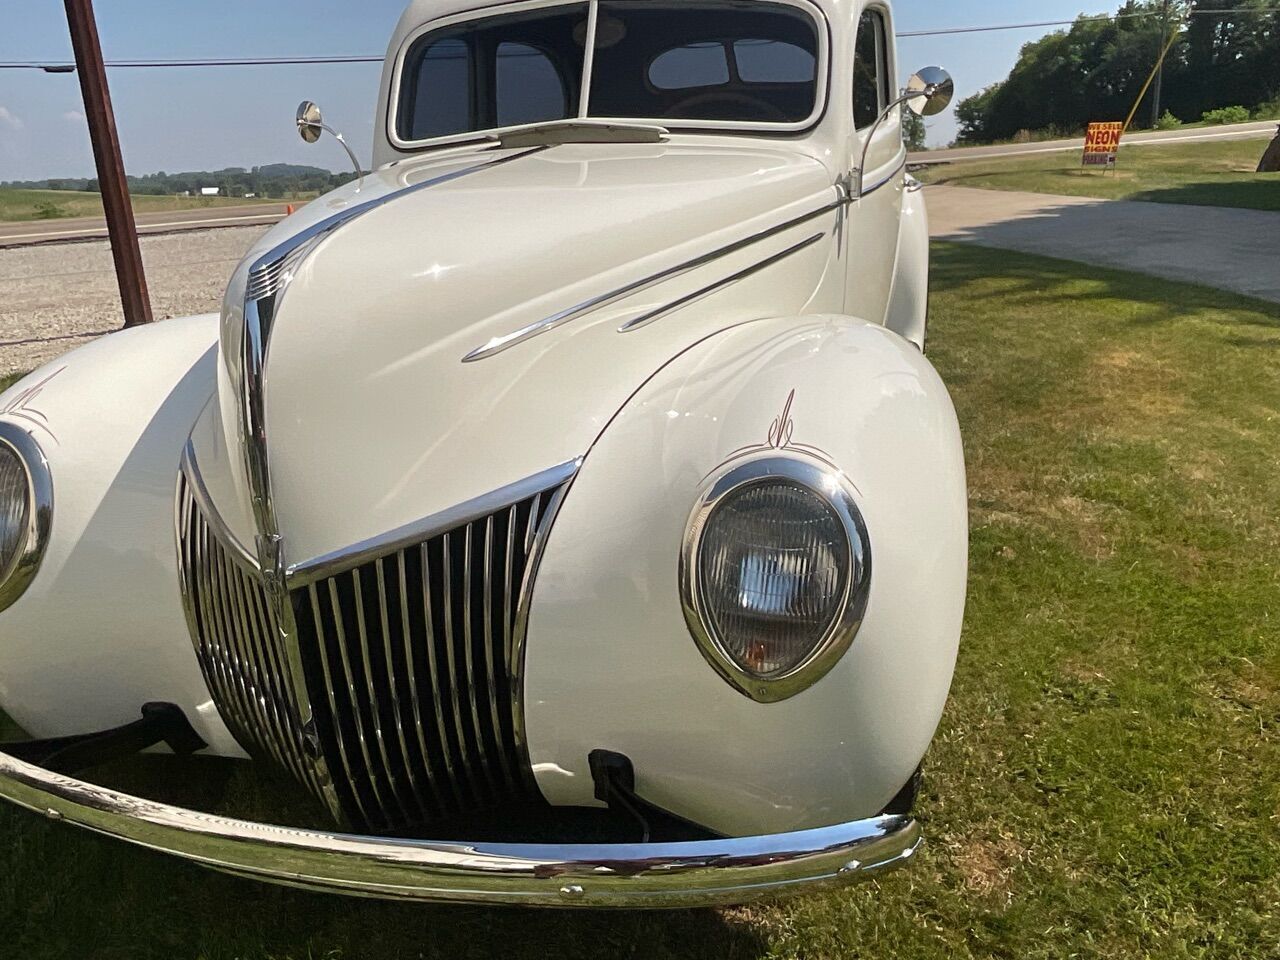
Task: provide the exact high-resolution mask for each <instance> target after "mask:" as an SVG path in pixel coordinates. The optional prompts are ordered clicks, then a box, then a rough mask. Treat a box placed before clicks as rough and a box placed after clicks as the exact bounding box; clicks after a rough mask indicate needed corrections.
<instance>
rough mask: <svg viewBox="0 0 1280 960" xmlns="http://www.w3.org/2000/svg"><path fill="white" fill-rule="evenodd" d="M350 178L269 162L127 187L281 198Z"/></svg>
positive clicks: (61, 186) (25, 185) (94, 187)
mask: <svg viewBox="0 0 1280 960" xmlns="http://www.w3.org/2000/svg"><path fill="white" fill-rule="evenodd" d="M353 179H355V174H353V173H333V172H332V171H329V170H323V169H321V168H320V167H308V166H300V165H298V164H292V163H270V164H266V165H264V166H260V167H253V168H252V169H249V170H246V169H245V168H243V167H227V168H226V169H224V170H196V171H191V172H187V173H165V172H164V171H163V170H161V171H160V172H159V173H149V174H146V175H145V176H141V177H129V190H130V191H131V192H132V193H135V194H145V195H151V196H172V195H176V194H183V193H190V194H193V195H198V194H199V193H200V191H201V190H202V189H203V188H205V187H217V188H218V189H219V191H220V192H221V194H222V195H223V196H227V197H243V196H245V195H246V194H254V195H255V196H259V197H271V198H275V199H280V200H283V199H288V198H291V197H294V196H297V195H299V194H309V193H327V192H328V191H330V190H332V189H334V188H335V187H339V186H341V185H342V184H344V183H347V182H348V181H349V180H353ZM0 186H5V187H16V188H18V189H23V190H79V191H85V192H88V193H97V192H99V191H98V181H97V179H94V178H75V177H72V178H61V179H50V180H27V181H21V182H19V181H13V182H7V183H0Z"/></svg>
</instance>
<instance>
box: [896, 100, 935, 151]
mask: <svg viewBox="0 0 1280 960" xmlns="http://www.w3.org/2000/svg"><path fill="white" fill-rule="evenodd" d="M928 133H929V131H928V130H927V129H926V128H925V125H924V117H922V116H920V115H919V114H917V113H915V112H913V111H912V110H909V109H907V108H906V107H905V106H904V107H903V108H902V139H903V140H905V141H906V142H907V149H908V150H923V149H924V148H925V140H926V138H927V137H928Z"/></svg>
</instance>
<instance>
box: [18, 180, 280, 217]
mask: <svg viewBox="0 0 1280 960" xmlns="http://www.w3.org/2000/svg"><path fill="white" fill-rule="evenodd" d="M283 202H284V201H282V200H266V199H263V198H257V199H253V200H245V199H244V198H243V197H156V196H148V195H145V194H134V195H133V209H134V212H135V213H162V212H164V211H167V210H204V209H208V208H210V207H234V206H243V205H244V204H250V203H276V204H279V203H283ZM100 216H102V197H101V195H100V194H96V193H85V192H83V191H78V190H16V189H13V188H11V187H0V221H2V220H11V221H12V220H59V219H62V218H64V217H100Z"/></svg>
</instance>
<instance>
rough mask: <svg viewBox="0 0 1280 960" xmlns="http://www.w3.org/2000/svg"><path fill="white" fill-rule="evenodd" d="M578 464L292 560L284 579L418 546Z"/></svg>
mask: <svg viewBox="0 0 1280 960" xmlns="http://www.w3.org/2000/svg"><path fill="white" fill-rule="evenodd" d="M581 465H582V458H581V457H579V458H578V459H576V460H569V461H566V462H565V463H562V464H559V465H558V466H554V467H551V468H550V469H548V470H543V471H542V472H541V473H536V474H534V475H533V476H532V477H526V478H525V479H523V480H517V481H516V482H515V483H512V484H508V485H507V486H505V487H502V488H501V489H498V490H494V491H492V492H490V493H486V494H484V495H483V496H480V497H477V498H476V499H474V500H468V501H467V502H466V503H462V504H458V505H457V506H455V507H450V508H449V509H447V510H442V511H440V512H439V513H435V514H432V515H431V516H429V517H424V518H423V519H421V520H417V521H415V522H413V523H410V524H406V525H405V526H403V527H399V528H397V529H395V530H392V531H390V532H388V533H384V534H382V535H381V536H377V537H372V538H370V539H369V540H364V541H362V542H360V543H357V544H353V545H352V546H350V547H346V548H344V549H342V550H337V551H335V552H333V553H327V554H325V555H324V556H321V557H316V558H315V559H314V560H307V561H305V562H304V563H299V564H295V565H294V566H291V567H289V568H288V570H287V571H285V575H286V579H287V581H288V583H289V586H290V587H293V588H296V587H300V586H305V585H307V584H309V583H315V582H316V581H317V580H326V579H328V578H329V577H333V576H336V575H337V574H339V573H345V572H346V571H347V570H350V569H352V568H353V567H358V566H362V565H363V564H365V563H368V562H370V561H372V560H376V559H377V558H378V557H383V556H386V555H387V554H389V553H392V552H394V551H396V550H403V549H404V548H405V547H413V546H417V545H418V544H419V543H421V542H422V541H424V540H431V539H433V538H435V537H437V536H439V535H440V534H442V533H444V532H446V531H449V530H453V529H455V528H457V527H461V526H463V525H465V524H468V523H471V522H473V521H475V520H481V519H483V518H484V517H486V516H488V515H489V514H491V513H494V512H495V511H498V510H502V509H505V508H507V507H509V506H511V505H512V504H513V503H518V502H519V501H521V500H525V499H527V498H529V497H531V496H533V495H534V494H535V493H540V492H542V491H544V490H548V489H550V488H551V487H554V486H556V485H558V484H561V483H564V482H565V481H567V480H569V479H571V478H572V477H573V476H574V475H575V474H576V473H577V472H578V468H579V467H580V466H581Z"/></svg>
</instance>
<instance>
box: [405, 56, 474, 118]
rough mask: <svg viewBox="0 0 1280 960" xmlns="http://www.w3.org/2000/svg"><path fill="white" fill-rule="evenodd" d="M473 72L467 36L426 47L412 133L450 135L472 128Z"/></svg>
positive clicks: (421, 62)
mask: <svg viewBox="0 0 1280 960" xmlns="http://www.w3.org/2000/svg"><path fill="white" fill-rule="evenodd" d="M471 73H472V70H471V50H470V48H469V47H468V46H467V43H466V41H464V40H454V39H443V40H437V41H436V42H435V43H433V44H431V45H430V46H429V47H427V48H426V49H425V50H423V51H422V59H421V61H420V63H419V66H418V75H417V78H416V80H417V84H416V88H415V90H414V91H413V93H414V96H413V101H412V102H413V117H412V127H411V129H412V134H411V136H413V137H416V138H419V139H426V138H427V137H447V136H449V135H450V134H454V133H462V132H464V131H466V130H467V129H469V128H470V125H471Z"/></svg>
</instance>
